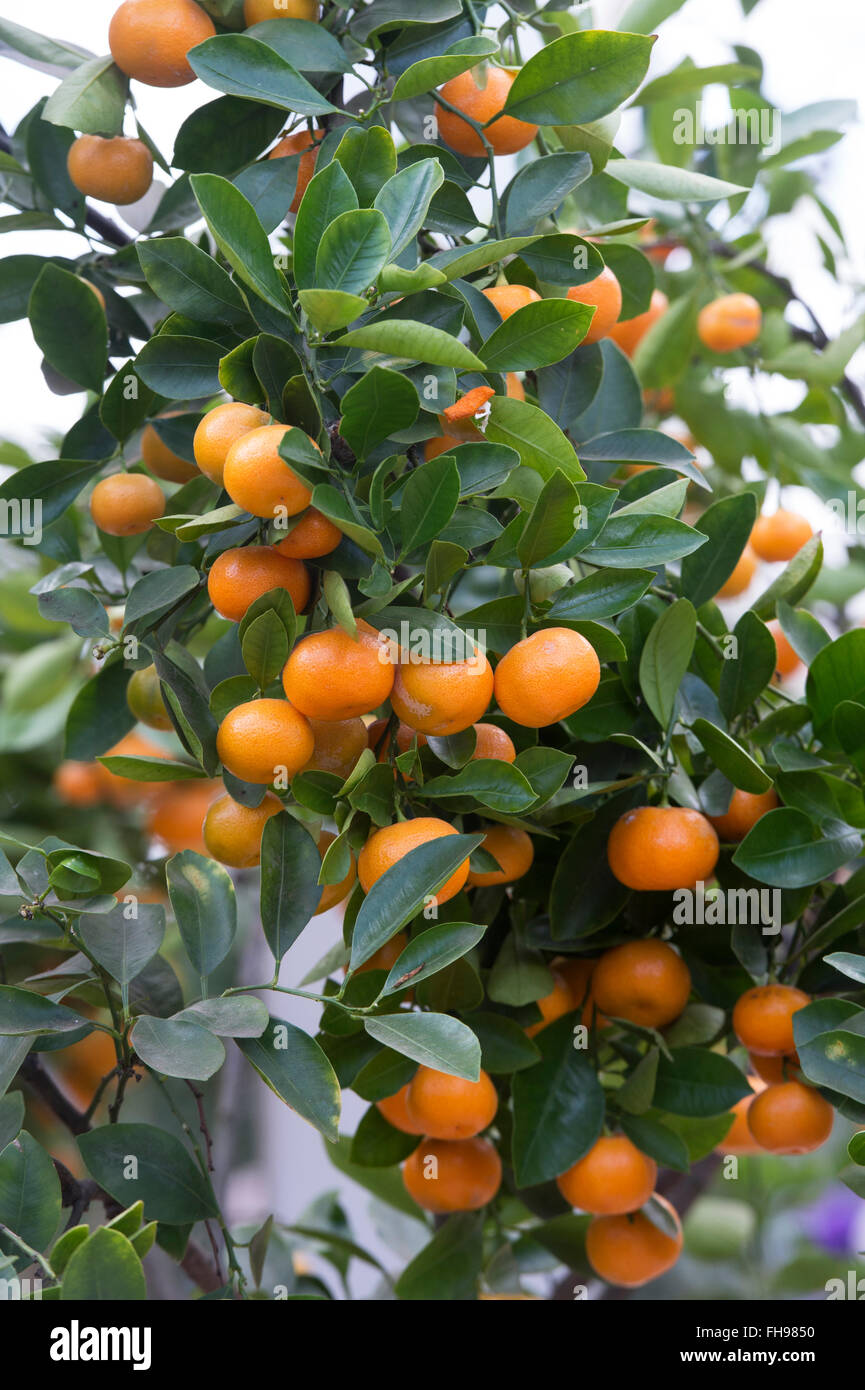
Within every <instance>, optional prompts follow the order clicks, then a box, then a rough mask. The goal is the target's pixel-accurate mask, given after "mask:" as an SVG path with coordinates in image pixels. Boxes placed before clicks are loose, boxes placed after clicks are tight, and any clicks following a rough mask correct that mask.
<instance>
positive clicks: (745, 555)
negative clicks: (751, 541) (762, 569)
mask: <svg viewBox="0 0 865 1390" xmlns="http://www.w3.org/2000/svg"><path fill="white" fill-rule="evenodd" d="M756 572H757V557H756V555H755V554H754V552H753V550H752V549H751V547H750V545H746V546H745V549H744V550H743V551H742V554H741V555H740V556H739V558H738V560H737V561H736V566H735V569H734V570H733V573H732V574H731V575H730V577H729V579H725V580H724V583H723V584H722V585H721V587H720V589H719V590H718V592H717V594H716V596H715V597H716V598H735V597H736V595H737V594H743V593H744V592H745V590H746V589H747V587H748V585H749V584H750V583H751V580H752V579H753V578H754V575H755V574H756Z"/></svg>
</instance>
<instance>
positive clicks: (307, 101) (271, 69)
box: [188, 34, 339, 116]
mask: <svg viewBox="0 0 865 1390" xmlns="http://www.w3.org/2000/svg"><path fill="white" fill-rule="evenodd" d="M188 61H189V65H190V67H191V68H192V70H193V72H194V73H195V75H196V76H197V77H200V78H201V80H202V82H206V83H207V85H208V87H214V88H215V89H216V91H218V92H225V93H226V94H227V95H228V96H235V97H244V98H245V99H247V100H249V101H262V102H267V104H268V105H269V106H279V107H281V108H282V109H283V110H284V111H291V112H294V113H296V114H297V115H299V116H323V115H325V114H326V113H327V112H329V111H337V110H338V109H339V108H338V107H336V106H334V105H333V103H332V102H330V101H328V100H327V98H326V97H323V96H322V95H321V93H320V92H317V91H316V90H315V88H314V87H313V86H312V85H311V84H310V83H309V82H307V80H306V78H305V77H301V75H300V73H299V72H298V71H297V69H296V68H293V67H292V65H291V63H289V62H288V61H287V60H286V59H285V58H283V57H282V55H281V54H279V53H277V52H276V50H275V49H273V48H270V47H269V46H268V45H267V44H266V43H262V42H261V41H260V40H259V39H257V38H251V37H250V36H249V35H248V34H217V35H216V36H215V37H214V38H212V39H205V40H204V42H203V43H199V44H196V46H195V47H194V48H192V49H191V50H190V52H189V55H188Z"/></svg>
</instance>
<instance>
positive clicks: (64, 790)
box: [51, 758, 104, 806]
mask: <svg viewBox="0 0 865 1390" xmlns="http://www.w3.org/2000/svg"><path fill="white" fill-rule="evenodd" d="M102 771H104V768H103V769H102ZM99 772H100V768H99V764H98V763H81V762H73V761H72V760H71V759H69V758H67V759H66V760H65V761H64V762H62V763H61V764H60V766H59V767H58V768H57V771H56V772H55V773H54V776H53V778H52V779H51V785H52V786H53V788H54V790H55V791H56V793H57V795H58V796H59V797H60V800H61V801H65V802H66V805H67V806H95V805H96V804H97V802H99V801H101V800H102V779H101V777H100V776H99Z"/></svg>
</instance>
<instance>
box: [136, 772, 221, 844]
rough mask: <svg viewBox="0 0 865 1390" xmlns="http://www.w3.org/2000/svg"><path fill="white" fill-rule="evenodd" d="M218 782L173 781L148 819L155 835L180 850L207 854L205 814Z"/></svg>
mask: <svg viewBox="0 0 865 1390" xmlns="http://www.w3.org/2000/svg"><path fill="white" fill-rule="evenodd" d="M217 785H218V784H217V783H215V782H210V781H208V782H172V783H169V785H168V786H167V787H166V786H165V785H164V784H163V788H162V789H161V791H160V795H159V798H158V800H157V801H156V803H155V805H154V806H153V809H152V810H151V812H150V815H149V817H148V820H147V829H148V831H149V832H150V834H151V835H153V836H154V838H155V839H157V840H161V841H162V843H163V844H164V845H165V846H166V848H167V849H168V850H169V851H170V852H171V853H172V854H177V853H178V852H179V851H180V850H184V849H191V850H194V851H195V853H196V854H207V845H206V844H205V842H204V834H203V827H204V818H205V816H206V815H207V812H208V810H209V808H210V803H211V802H212V801H213V796H214V791H215V789H216V786H217Z"/></svg>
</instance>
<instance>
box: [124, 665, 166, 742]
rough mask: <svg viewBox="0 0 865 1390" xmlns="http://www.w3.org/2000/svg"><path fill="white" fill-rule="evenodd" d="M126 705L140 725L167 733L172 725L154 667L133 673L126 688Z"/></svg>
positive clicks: (147, 667) (146, 667)
mask: <svg viewBox="0 0 865 1390" xmlns="http://www.w3.org/2000/svg"><path fill="white" fill-rule="evenodd" d="M126 703H127V705H128V706H129V709H130V711H131V712H132V714H134V715H135V718H136V719H137V720H138V722H139V723H140V724H146V725H147V727H148V728H149V729H162V730H163V731H167V730H168V729H172V728H173V727H174V725H173V724H172V722H171V719H170V717H169V714H168V709H167V708H166V704H165V700H164V699H163V698H162V686H161V683H160V680H159V676H158V675H157V674H156V667H155V666H145V667H143V668H142V669H141V670H139V671H133V672H132V675H131V676H130V677H129V684H128V685H127V687H126Z"/></svg>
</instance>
